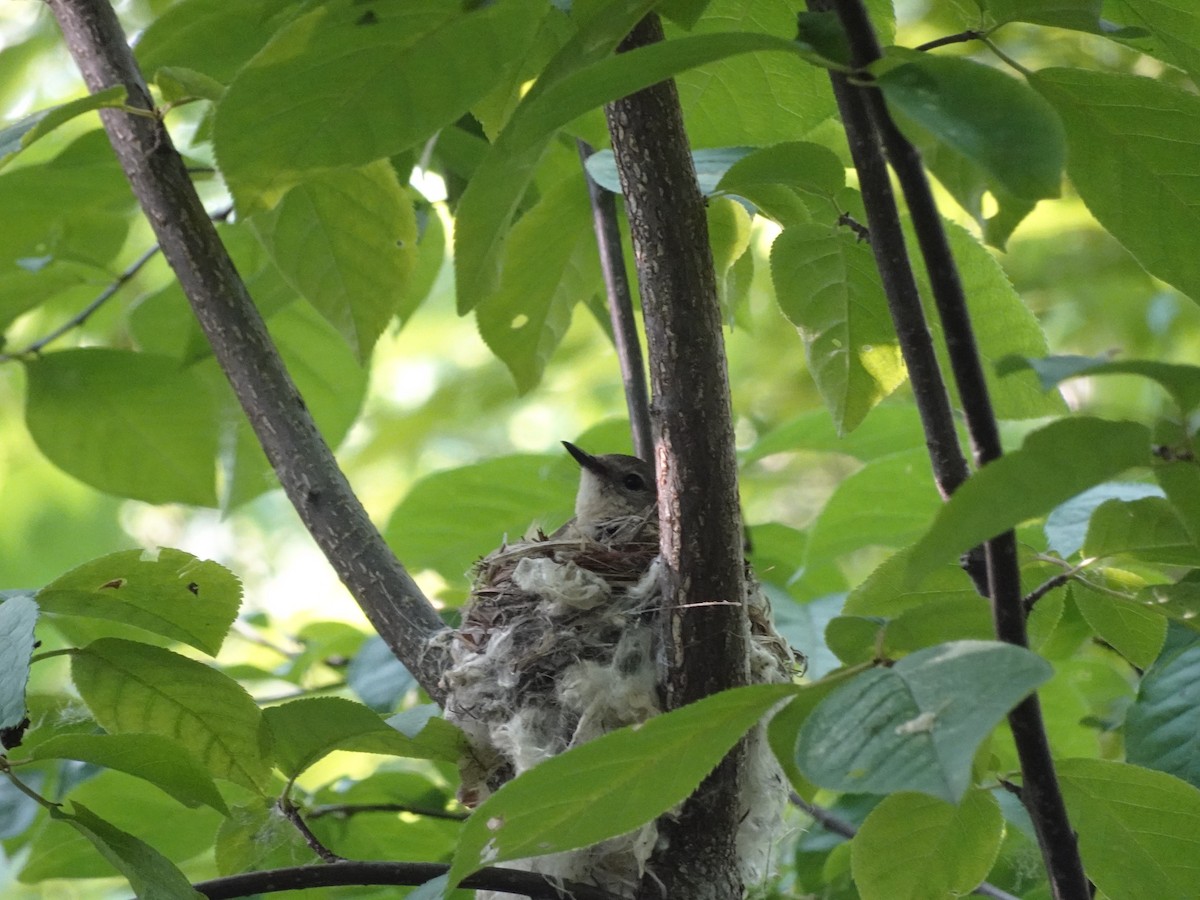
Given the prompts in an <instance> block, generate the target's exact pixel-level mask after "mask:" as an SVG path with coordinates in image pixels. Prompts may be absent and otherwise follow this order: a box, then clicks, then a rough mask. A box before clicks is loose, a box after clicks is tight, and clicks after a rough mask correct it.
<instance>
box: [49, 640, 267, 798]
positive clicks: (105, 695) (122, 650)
mask: <svg viewBox="0 0 1200 900" xmlns="http://www.w3.org/2000/svg"><path fill="white" fill-rule="evenodd" d="M71 676H72V680H73V681H74V683H75V688H76V689H77V690H78V691H79V693H80V695H81V696H82V697H83V700H84V702H85V703H86V704H87V705H88V709H90V710H91V711H92V715H93V716H94V717H95V718H96V721H97V722H99V723H100V724H101V725H102V726H103V727H104V728H105V730H106V731H109V732H113V733H119V734H124V733H128V732H147V733H151V734H162V735H166V736H168V737H171V738H175V739H176V740H178V741H180V742H181V743H183V744H184V746H186V747H188V748H189V749H191V750H192V752H193V753H195V755H196V758H197V759H198V760H199V762H200V763H201V764H203V765H204V766H205V767H206V768H207V769H208V771H209V772H211V773H212V774H213V775H215V776H216V777H218V778H226V779H228V780H230V781H235V782H237V783H238V784H241V785H243V786H244V787H248V788H250V789H251V790H255V791H257V790H259V789H260V788H261V787H262V786H263V785H265V784H266V782H267V778H268V773H267V768H266V764H265V763H264V761H263V757H262V748H261V743H260V742H261V740H262V734H261V732H260V727H261V722H262V714H261V713H260V712H259V709H258V706H257V705H256V704H255V703H254V701H253V700H252V699H251V698H250V695H249V694H247V693H246V691H245V690H244V689H243V688H242V687H241V686H240V685H239V684H238V683H237V682H235V681H234V680H233V679H231V678H229V677H228V676H226V675H225V674H223V673H221V672H218V671H217V670H216V669H213V668H211V667H209V666H206V665H204V664H203V663H200V662H197V661H195V660H192V659H188V658H186V657H183V656H180V655H179V654H177V653H172V652H171V651H169V650H164V649H162V648H159V647H151V646H149V645H147V644H139V643H136V642H134V641H126V640H121V639H119V638H101V639H100V640H98V641H94V642H92V643H91V644H89V645H88V646H87V647H84V648H82V649H80V650H76V651H74V653H73V654H72V656H71Z"/></svg>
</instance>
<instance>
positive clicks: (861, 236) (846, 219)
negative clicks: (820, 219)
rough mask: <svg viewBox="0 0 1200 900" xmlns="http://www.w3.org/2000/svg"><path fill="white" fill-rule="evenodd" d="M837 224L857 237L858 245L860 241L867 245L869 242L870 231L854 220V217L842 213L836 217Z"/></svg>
mask: <svg viewBox="0 0 1200 900" xmlns="http://www.w3.org/2000/svg"><path fill="white" fill-rule="evenodd" d="M837 223H838V224H839V225H842V226H845V227H846V228H849V229H850V230H851V231H853V232H854V233H855V234H856V235H857V236H858V240H859V242H860V243H861V242H862V241H866V242H867V243H870V242H871V230H870V229H869V228H867V226H866V225H864V224H862V222H859V221H858V220H857V219H855V218H854V216H852V215H850V213H848V212H844V213H842V214H841V215H839V216H838V217H837Z"/></svg>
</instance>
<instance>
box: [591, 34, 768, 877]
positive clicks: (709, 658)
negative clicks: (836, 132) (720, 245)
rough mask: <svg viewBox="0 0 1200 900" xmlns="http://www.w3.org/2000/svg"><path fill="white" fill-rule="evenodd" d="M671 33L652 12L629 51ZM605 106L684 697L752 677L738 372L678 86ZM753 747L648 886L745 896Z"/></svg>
mask: <svg viewBox="0 0 1200 900" xmlns="http://www.w3.org/2000/svg"><path fill="white" fill-rule="evenodd" d="M661 40H662V26H661V24H660V23H659V21H658V19H657V17H654V16H651V17H648V18H647V19H645V20H643V21H642V22H641V23H640V24H639V25H638V26H637V27H636V28H634V30H633V31H632V32H631V33H630V35H629V36H628V37H627V38H626V40H625V41H624V42H623V44H622V45H621V48H620V49H621V50H622V51H627V50H631V49H634V48H636V47H641V46H646V45H648V44H652V43H654V42H656V41H661ZM607 112H608V127H609V131H610V132H611V134H612V139H613V152H614V154H615V156H616V161H617V171H618V172H619V174H620V177H621V187H622V189H623V191H624V194H625V208H626V211H627V213H628V216H629V223H630V231H631V235H632V238H633V248H634V253H635V255H636V258H637V270H638V282H639V284H640V287H641V296H642V306H643V318H644V320H645V326H646V340H647V346H648V348H649V355H650V381H651V385H652V387H653V396H654V402H653V407H652V418H653V422H654V428H655V449H656V452H655V456H656V463H657V467H658V506H659V521H660V525H661V529H662V537H661V541H662V554H663V560H664V562H665V580H666V583H665V585H664V587H665V593H666V597H667V598H668V599H667V606H668V608H667V610H666V612H665V619H664V622H665V635H666V646H667V656H668V659H667V662H668V671H667V673H666V678H667V681H666V688H665V693H666V697H665V699H666V704H667V707H668V708H671V709H674V708H677V707H680V706H683V705H684V704H686V703H690V702H692V701H693V700H697V699H699V698H701V697H704V696H706V695H708V694H712V693H715V692H717V691H720V690H724V689H726V688H730V687H734V686H736V685H740V684H745V683H746V681H747V680H748V677H749V674H748V670H747V658H746V635H747V633H748V626H747V622H746V611H745V608H744V606H743V604H742V603H741V602H740V601H741V599H742V596H743V594H742V590H743V562H742V551H741V545H742V534H741V526H740V518H741V516H740V511H739V509H738V500H737V462H736V458H735V456H734V441H733V423H732V414H731V407H730V396H729V380H728V373H727V371H726V365H725V348H724V343H723V337H722V333H721V317H720V312H719V309H718V305H717V293H716V278H715V275H714V271H713V262H712V253H711V250H710V247H709V243H708V227H707V221H706V217H705V211H704V202H703V199H702V197H701V194H700V189H699V187H698V185H697V183H696V174H695V168H694V166H693V164H692V158H691V153H690V149H689V147H688V142H687V136H686V134H685V132H684V127H683V114H682V112H681V110H680V106H679V98H678V95H677V94H676V91H675V85H674V83H673V82H663V83H661V84H657V85H654V86H652V87H650V88H647V89H646V90H643V91H639V92H638V93H636V94H633V95H631V96H629V97H626V98H624V99H622V100H619V101H617V102H616V103H613V104H612V105H611V106H610V107H609V108H608V111H607ZM714 601H718V602H714ZM728 601H735V602H733V603H730V602H728ZM741 756H742V752H741V750H740V749H739V750H737V751H735V752H734V753H732V754H730V756H728V757H727V758H726V759H725V761H724V762H723V763H722V764H721V766H719V767H718V769H717V770H716V772H715V773H714V774H713V775H712V776H711V777H710V778H709V779H708V780H707V781H706V782H705V783H704V784H703V785H702V786H701V788H700V790H699V791H698V792H697V794H696V795H695V796H693V797H692V799H691V800H689V801H688V802H687V804H686V805H685V806H684V809H683V812H682V814H681V816H680V817H679V818H678V819H675V820H671V819H664V820H663V821H662V822H661V823H660V828H661V829H662V832H663V833H664V834H665V836H666V838H667V848H666V850H665V852H662V853H658V854H656V855H655V857H654V858H653V859H652V860H651V863H650V867H651V869H652V872H653V875H652V876H648V880H647V881H646V882H645V883H644V884H643V891H642V894H643V895H644V896H647V897H659V896H664V895H665V896H669V897H689V898H692V900H706V898H711V900H717V898H732V897H741V890H742V888H741V884H740V876H739V874H738V870H737V866H736V857H735V853H734V835H735V832H736V827H737V821H736V814H735V810H736V801H737V791H738V780H739V774H740V773H739V769H740V767H741V766H740V760H741Z"/></svg>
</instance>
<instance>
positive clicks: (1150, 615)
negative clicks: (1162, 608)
mask: <svg viewBox="0 0 1200 900" xmlns="http://www.w3.org/2000/svg"><path fill="white" fill-rule="evenodd" d="M1071 596H1072V598H1073V599H1074V600H1075V605H1076V606H1077V607H1078V608H1079V612H1080V613H1081V614H1082V615H1083V617H1084V619H1086V620H1087V623H1088V625H1090V626H1091V627H1092V629H1093V630H1094V631H1095V632H1096V635H1097V636H1098V637H1099V638H1100V639H1101V640H1103V641H1105V642H1106V643H1108V644H1110V645H1111V646H1112V647H1113V648H1115V649H1116V651H1117V652H1118V653H1120V654H1121V655H1122V656H1124V657H1125V658H1126V659H1127V660H1129V661H1130V662H1131V663H1132V664H1133V665H1135V666H1137V667H1138V668H1139V669H1144V668H1146V667H1147V666H1149V665H1150V664H1151V663H1152V662H1154V660H1155V657H1157V656H1158V651H1159V650H1161V649H1162V645H1163V640H1164V638H1166V636H1167V620H1166V619H1165V618H1164V617H1163V616H1162V615H1160V614H1159V613H1158V612H1157V611H1155V610H1154V609H1152V608H1149V607H1147V606H1146V605H1144V604H1141V603H1138V602H1136V601H1134V600H1126V599H1124V598H1122V597H1114V596H1111V595H1109V594H1102V593H1100V592H1099V591H1094V590H1092V589H1090V588H1089V587H1087V586H1086V585H1084V584H1073V585H1071Z"/></svg>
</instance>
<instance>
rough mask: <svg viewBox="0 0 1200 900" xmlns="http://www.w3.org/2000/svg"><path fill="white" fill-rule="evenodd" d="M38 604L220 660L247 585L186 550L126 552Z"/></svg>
mask: <svg viewBox="0 0 1200 900" xmlns="http://www.w3.org/2000/svg"><path fill="white" fill-rule="evenodd" d="M37 599H38V603H39V604H40V605H41V607H42V609H43V610H45V611H46V612H48V613H51V614H53V615H61V616H87V617H90V618H97V619H110V620H113V621H116V622H122V623H125V624H128V625H133V626H135V627H137V628H141V629H143V630H144V631H149V632H151V633H153V634H160V635H162V636H163V637H166V638H170V639H171V640H175V641H181V642H183V643H185V644H189V645H191V646H192V647H195V648H196V649H197V650H203V651H204V652H205V653H207V654H209V655H210V656H216V655H217V652H218V651H219V650H220V649H221V642H222V641H223V640H224V639H225V635H226V633H227V632H228V631H229V627H230V626H231V625H232V624H233V620H234V619H235V618H236V617H237V611H238V607H239V606H240V605H241V601H242V586H241V583H240V582H239V581H238V579H237V577H236V576H235V575H234V574H233V573H232V572H230V571H229V570H228V569H226V568H225V567H224V566H222V565H220V564H219V563H215V562H213V561H211V560H201V559H197V558H196V557H194V556H192V555H191V554H190V553H185V552H184V551H182V550H173V549H170V548H163V549H161V550H158V551H157V552H155V553H144V552H142V551H141V550H122V551H119V552H117V553H112V554H109V555H108V556H103V557H101V558H100V559H94V560H92V561H91V562H87V563H84V564H83V565H82V566H79V567H78V568H75V569H72V570H71V571H70V572H68V573H67V574H66V575H63V576H61V577H60V578H56V579H55V580H54V581H52V582H50V584H48V585H46V586H45V587H44V588H42V590H41V591H40V592H38V597H37Z"/></svg>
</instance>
